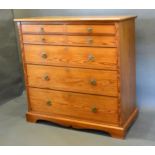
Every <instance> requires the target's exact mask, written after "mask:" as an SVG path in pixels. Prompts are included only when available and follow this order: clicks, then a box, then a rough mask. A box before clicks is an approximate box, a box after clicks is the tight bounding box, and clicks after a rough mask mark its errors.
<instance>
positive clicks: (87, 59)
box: [24, 44, 117, 70]
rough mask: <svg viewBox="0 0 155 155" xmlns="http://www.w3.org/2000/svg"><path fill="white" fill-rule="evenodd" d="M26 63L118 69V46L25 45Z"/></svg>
mask: <svg viewBox="0 0 155 155" xmlns="http://www.w3.org/2000/svg"><path fill="white" fill-rule="evenodd" d="M24 52H25V61H26V63H34V64H45V65H56V66H70V67H83V68H98V69H111V70H116V69H117V49H116V48H93V47H67V46H66V47H65V46H47V45H44V46H42V45H28V44H25V45H24Z"/></svg>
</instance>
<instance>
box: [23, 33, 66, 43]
mask: <svg viewBox="0 0 155 155" xmlns="http://www.w3.org/2000/svg"><path fill="white" fill-rule="evenodd" d="M23 42H24V43H30V44H53V45H64V44H66V37H65V36H64V35H27V34H24V35H23Z"/></svg>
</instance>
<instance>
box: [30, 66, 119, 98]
mask: <svg viewBox="0 0 155 155" xmlns="http://www.w3.org/2000/svg"><path fill="white" fill-rule="evenodd" d="M27 76H28V85H29V86H32V87H39V88H49V89H56V90H64V91H72V92H80V93H89V94H98V95H107V96H118V79H117V71H104V70H100V71H99V70H93V69H82V68H68V67H52V66H40V65H27Z"/></svg>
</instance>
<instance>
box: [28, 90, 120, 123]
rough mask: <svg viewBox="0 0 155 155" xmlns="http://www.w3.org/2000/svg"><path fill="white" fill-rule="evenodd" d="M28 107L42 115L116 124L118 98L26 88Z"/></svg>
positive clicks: (117, 120) (117, 121) (117, 119)
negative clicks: (28, 100)
mask: <svg viewBox="0 0 155 155" xmlns="http://www.w3.org/2000/svg"><path fill="white" fill-rule="evenodd" d="M28 89H29V99H30V103H31V105H30V109H31V111H32V112H35V113H39V114H44V115H48V116H50V115H55V114H57V115H63V116H67V117H71V118H78V119H82V120H90V121H99V122H103V123H109V124H118V123H119V118H118V99H117V98H110V97H104V96H95V95H87V94H80V93H71V92H61V91H54V90H46V89H37V88H28Z"/></svg>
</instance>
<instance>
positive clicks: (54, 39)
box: [23, 34, 116, 47]
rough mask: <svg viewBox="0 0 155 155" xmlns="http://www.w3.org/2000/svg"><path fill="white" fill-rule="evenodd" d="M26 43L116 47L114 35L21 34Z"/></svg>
mask: <svg viewBox="0 0 155 155" xmlns="http://www.w3.org/2000/svg"><path fill="white" fill-rule="evenodd" d="M23 42H24V43H27V44H45V45H46V44H51V45H75V46H99V47H116V38H115V36H67V35H41V34H40V35H29V34H23Z"/></svg>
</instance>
